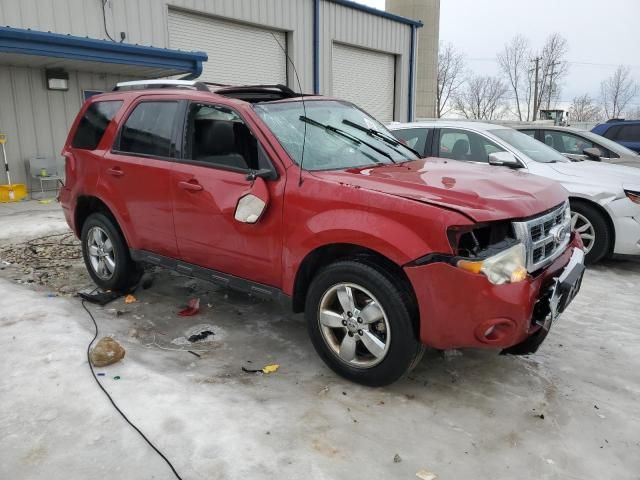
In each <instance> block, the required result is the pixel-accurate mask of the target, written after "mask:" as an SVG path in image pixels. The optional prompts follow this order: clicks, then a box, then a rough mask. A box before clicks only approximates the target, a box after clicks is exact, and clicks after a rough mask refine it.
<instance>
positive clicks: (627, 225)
mask: <svg viewBox="0 0 640 480" xmlns="http://www.w3.org/2000/svg"><path fill="white" fill-rule="evenodd" d="M605 208H606V209H607V211H608V213H609V215H610V216H611V220H612V221H613V226H614V230H615V239H616V241H615V245H614V246H613V253H614V254H615V255H640V205H638V204H636V203H633V202H632V201H631V200H629V199H628V198H621V199H618V200H614V201H613V202H611V203H608V204H607V205H606V206H605Z"/></svg>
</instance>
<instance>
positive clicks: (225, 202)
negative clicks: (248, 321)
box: [171, 103, 284, 287]
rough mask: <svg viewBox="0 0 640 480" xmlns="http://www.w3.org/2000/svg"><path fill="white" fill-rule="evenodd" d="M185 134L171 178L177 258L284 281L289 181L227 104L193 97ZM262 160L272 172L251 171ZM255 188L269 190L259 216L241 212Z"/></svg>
mask: <svg viewBox="0 0 640 480" xmlns="http://www.w3.org/2000/svg"><path fill="white" fill-rule="evenodd" d="M184 135H185V136H184V141H185V145H184V148H183V153H182V158H181V159H179V160H178V161H177V163H176V165H175V167H174V169H173V171H172V181H171V187H172V196H173V217H174V222H175V231H176V238H177V244H178V252H179V257H180V259H181V260H183V261H184V262H188V263H192V264H195V265H198V266H201V267H206V268H209V269H213V270H217V271H219V272H223V273H226V274H231V275H234V276H237V277H241V278H244V279H250V280H252V281H254V282H258V283H262V284H266V285H271V286H275V287H279V286H280V282H281V276H280V275H281V270H282V268H281V263H280V262H281V254H282V237H281V235H282V192H283V190H284V182H283V180H282V179H279V178H277V174H275V172H276V171H275V169H274V167H273V165H272V163H271V161H270V159H269V158H268V157H267V154H266V152H265V151H264V150H263V148H262V146H261V145H260V143H259V142H258V140H257V139H256V137H255V136H254V135H253V133H252V131H251V130H250V129H249V127H248V126H247V124H246V123H245V122H244V121H243V120H242V118H241V117H240V116H239V115H238V113H236V112H235V111H234V110H232V109H231V108H229V107H226V106H224V105H214V104H205V103H192V104H190V106H189V112H188V116H187V121H186V124H185V132H184ZM260 168H263V169H271V170H272V171H273V172H274V175H273V178H272V179H270V180H264V179H263V178H256V179H253V180H252V179H250V175H249V174H250V172H252V171H255V170H258V169H260ZM258 189H261V193H257V190H258ZM265 192H266V193H265ZM252 193H256V195H259V196H261V197H265V196H266V197H267V201H266V202H265V204H266V205H265V207H264V209H263V211H261V212H260V215H258V216H259V218H258V220H257V221H256V222H255V223H245V222H243V221H239V220H237V215H236V213H237V208H238V205H239V201H240V199H241V198H242V197H244V196H246V195H248V194H252Z"/></svg>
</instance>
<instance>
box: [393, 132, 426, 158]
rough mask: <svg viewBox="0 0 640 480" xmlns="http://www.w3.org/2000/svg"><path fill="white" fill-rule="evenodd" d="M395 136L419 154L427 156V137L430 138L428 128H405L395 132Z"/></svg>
mask: <svg viewBox="0 0 640 480" xmlns="http://www.w3.org/2000/svg"><path fill="white" fill-rule="evenodd" d="M393 135H394V136H395V137H396V138H397V139H398V140H400V141H401V142H403V143H404V144H405V145H407V146H408V147H411V148H413V149H414V150H415V151H417V152H418V153H419V154H421V155H424V154H425V147H426V146H427V137H428V136H429V129H428V128H403V129H402V130H395V131H394V132H393Z"/></svg>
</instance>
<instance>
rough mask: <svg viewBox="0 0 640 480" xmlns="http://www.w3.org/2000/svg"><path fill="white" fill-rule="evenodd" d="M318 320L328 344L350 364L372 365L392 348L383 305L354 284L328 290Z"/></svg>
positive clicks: (357, 365) (323, 297)
mask: <svg viewBox="0 0 640 480" xmlns="http://www.w3.org/2000/svg"><path fill="white" fill-rule="evenodd" d="M318 323H319V326H320V332H321V333H322V338H323V339H324V341H325V343H326V344H327V346H328V347H329V348H330V349H331V351H332V352H333V354H334V355H335V356H336V357H337V358H338V359H340V360H341V361H342V362H344V363H347V364H348V365H350V366H353V367H358V368H371V367H373V366H375V365H377V364H378V363H380V362H381V361H382V360H383V359H384V358H385V356H386V355H387V352H388V351H389V345H390V340H391V331H390V328H389V320H388V318H387V315H386V313H385V311H384V309H383V308H382V305H381V304H380V302H378V300H377V299H376V298H375V297H374V296H373V295H372V294H371V293H370V292H369V291H368V290H366V289H365V288H363V287H361V286H359V285H356V284H354V283H339V284H336V285H334V286H332V287H331V288H329V289H328V290H327V291H326V292H325V293H324V295H323V296H322V299H321V300H320V306H319V309H318Z"/></svg>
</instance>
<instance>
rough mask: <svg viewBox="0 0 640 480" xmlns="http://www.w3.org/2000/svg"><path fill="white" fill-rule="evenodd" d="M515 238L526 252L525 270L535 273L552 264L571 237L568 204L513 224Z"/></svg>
mask: <svg viewBox="0 0 640 480" xmlns="http://www.w3.org/2000/svg"><path fill="white" fill-rule="evenodd" d="M513 229H514V231H515V234H516V237H517V238H518V239H519V240H520V241H521V242H522V243H523V244H524V246H525V248H526V250H527V270H528V271H529V272H535V271H536V270H539V269H540V268H544V267H545V266H547V265H548V264H549V263H551V262H553V261H554V260H555V259H556V258H558V256H559V255H560V254H561V253H562V252H563V251H564V249H565V247H566V246H567V244H568V243H569V239H570V237H571V214H570V211H569V202H566V203H564V204H562V205H559V206H558V207H556V208H554V209H553V210H551V211H550V212H547V213H544V214H542V215H539V216H537V217H534V218H532V219H529V220H526V221H522V222H513Z"/></svg>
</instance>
